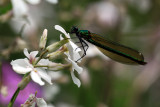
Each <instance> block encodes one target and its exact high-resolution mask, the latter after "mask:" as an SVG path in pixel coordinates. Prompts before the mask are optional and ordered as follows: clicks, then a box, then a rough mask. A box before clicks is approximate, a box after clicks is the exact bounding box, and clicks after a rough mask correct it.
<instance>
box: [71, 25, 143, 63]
mask: <svg viewBox="0 0 160 107" xmlns="http://www.w3.org/2000/svg"><path fill="white" fill-rule="evenodd" d="M71 33H75V34H76V36H77V37H78V38H79V40H80V43H81V44H82V47H83V49H84V47H85V46H87V49H88V45H87V43H85V41H84V40H86V41H88V42H90V43H92V44H94V45H95V46H97V47H98V49H99V50H100V51H101V52H102V53H103V54H104V55H106V56H108V57H110V58H111V59H113V60H115V61H118V62H121V63H125V64H141V65H145V64H146V62H144V57H143V55H142V53H140V52H138V51H136V50H134V49H132V48H129V47H126V46H123V45H120V44H118V43H115V42H112V41H110V40H106V39H104V38H103V37H101V36H100V35H98V34H95V33H91V32H89V31H88V30H79V29H78V28H77V27H72V29H71ZM87 49H86V50H87ZM86 50H85V49H84V55H83V56H82V57H84V56H85V55H86Z"/></svg>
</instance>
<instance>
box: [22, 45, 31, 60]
mask: <svg viewBox="0 0 160 107" xmlns="http://www.w3.org/2000/svg"><path fill="white" fill-rule="evenodd" d="M23 52H24V55H25V56H26V57H27V58H28V59H29V58H30V57H29V56H30V54H29V53H28V49H27V48H24V50H23Z"/></svg>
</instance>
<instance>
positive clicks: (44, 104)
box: [36, 98, 47, 107]
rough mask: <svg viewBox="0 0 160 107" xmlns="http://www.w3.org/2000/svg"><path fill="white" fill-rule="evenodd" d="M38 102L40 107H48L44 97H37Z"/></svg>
mask: <svg viewBox="0 0 160 107" xmlns="http://www.w3.org/2000/svg"><path fill="white" fill-rule="evenodd" d="M36 102H37V106H38V107H47V103H46V102H45V101H44V99H43V98H37V101H36Z"/></svg>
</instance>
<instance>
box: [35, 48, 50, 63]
mask: <svg viewBox="0 0 160 107" xmlns="http://www.w3.org/2000/svg"><path fill="white" fill-rule="evenodd" d="M47 52H48V50H44V51H43V52H42V53H41V54H40V56H39V58H38V59H37V60H36V61H35V63H34V64H33V65H36V64H37V63H38V62H39V61H40V60H41V59H42V58H43V55H44V54H46V53H47Z"/></svg>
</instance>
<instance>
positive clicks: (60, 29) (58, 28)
mask: <svg viewBox="0 0 160 107" xmlns="http://www.w3.org/2000/svg"><path fill="white" fill-rule="evenodd" d="M54 28H55V29H56V30H58V31H60V32H62V33H63V34H64V35H65V36H66V37H67V38H70V36H69V33H67V32H66V31H65V30H64V29H63V28H62V27H61V26H59V25H55V26H54Z"/></svg>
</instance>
